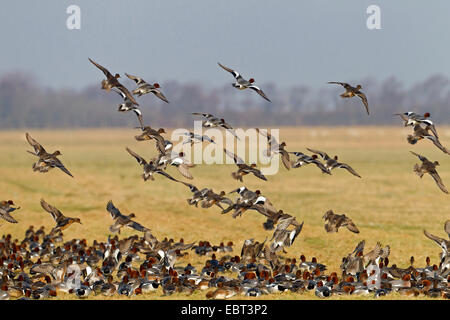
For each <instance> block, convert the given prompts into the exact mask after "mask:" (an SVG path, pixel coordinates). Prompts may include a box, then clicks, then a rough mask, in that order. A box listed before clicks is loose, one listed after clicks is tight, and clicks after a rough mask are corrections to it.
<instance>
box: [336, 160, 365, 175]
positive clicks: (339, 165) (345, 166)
mask: <svg viewBox="0 0 450 320" xmlns="http://www.w3.org/2000/svg"><path fill="white" fill-rule="evenodd" d="M337 167H338V168H342V169H346V170H347V171H348V172H350V173H351V174H353V175H354V176H357V177H358V178H361V176H360V175H359V174H358V173H357V172H356V171H355V170H354V169H353V168H352V167H350V166H349V165H348V164H346V163H339V164H338V165H337Z"/></svg>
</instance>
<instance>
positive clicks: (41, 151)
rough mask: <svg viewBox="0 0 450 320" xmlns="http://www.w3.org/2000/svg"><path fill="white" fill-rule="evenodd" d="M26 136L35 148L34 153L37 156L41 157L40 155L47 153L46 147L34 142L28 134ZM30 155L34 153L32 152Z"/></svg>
mask: <svg viewBox="0 0 450 320" xmlns="http://www.w3.org/2000/svg"><path fill="white" fill-rule="evenodd" d="M25 136H26V138H27V141H28V143H29V144H30V145H31V146H32V147H33V148H34V153H35V154H36V155H37V156H40V155H43V154H45V153H46V151H45V149H44V147H43V146H42V145H41V144H40V143H39V142H37V141H36V140H34V139H33V138H32V137H31V136H30V134H29V133H28V132H27V133H25ZM30 153H32V152H30Z"/></svg>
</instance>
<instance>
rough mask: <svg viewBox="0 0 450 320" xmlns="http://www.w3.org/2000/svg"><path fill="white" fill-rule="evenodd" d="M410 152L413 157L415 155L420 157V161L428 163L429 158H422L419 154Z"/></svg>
mask: <svg viewBox="0 0 450 320" xmlns="http://www.w3.org/2000/svg"><path fill="white" fill-rule="evenodd" d="M409 152H411V153H412V154H413V155H415V156H416V157H418V158H419V159H420V161H422V162H423V161H427V160H428V159H427V158H425V157H424V156H422V155H420V154H418V153H415V152H413V151H409Z"/></svg>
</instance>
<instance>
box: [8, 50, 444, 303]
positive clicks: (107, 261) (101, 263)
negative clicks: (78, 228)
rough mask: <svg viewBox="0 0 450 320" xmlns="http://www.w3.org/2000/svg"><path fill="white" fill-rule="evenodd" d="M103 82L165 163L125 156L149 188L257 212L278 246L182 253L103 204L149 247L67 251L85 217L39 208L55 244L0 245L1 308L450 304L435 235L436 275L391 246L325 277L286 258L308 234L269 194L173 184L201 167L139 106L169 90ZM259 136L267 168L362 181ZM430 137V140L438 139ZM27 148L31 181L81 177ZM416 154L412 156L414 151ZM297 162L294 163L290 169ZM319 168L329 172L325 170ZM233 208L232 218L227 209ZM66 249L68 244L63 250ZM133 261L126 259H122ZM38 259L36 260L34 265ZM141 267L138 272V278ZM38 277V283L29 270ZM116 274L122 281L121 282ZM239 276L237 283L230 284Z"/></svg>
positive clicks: (202, 245)
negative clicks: (60, 296)
mask: <svg viewBox="0 0 450 320" xmlns="http://www.w3.org/2000/svg"><path fill="white" fill-rule="evenodd" d="M89 61H90V62H91V63H93V64H94V65H95V66H96V67H98V68H99V69H100V70H101V71H102V72H103V73H104V74H105V76H106V79H104V80H103V81H102V83H101V84H102V89H105V90H107V91H110V90H113V91H115V92H117V93H119V95H121V96H122V98H123V102H122V103H121V104H120V105H119V108H118V111H120V112H127V111H133V112H134V113H135V114H136V115H137V118H138V120H139V123H140V127H139V128H140V129H141V131H142V132H141V134H139V135H137V136H135V139H136V140H137V141H146V140H154V141H155V142H156V149H157V150H158V156H157V157H155V158H153V159H151V160H149V161H146V160H145V159H144V158H143V157H142V156H140V155H138V154H137V153H135V152H134V151H132V150H131V149H129V148H128V147H127V148H126V150H127V152H128V153H129V154H130V155H131V156H132V157H134V158H135V159H136V160H137V162H138V163H139V164H140V165H141V166H142V169H143V174H142V178H143V179H144V181H146V180H148V179H150V180H154V179H155V178H154V174H155V173H158V174H160V175H163V176H165V177H166V178H168V179H170V180H172V181H175V182H178V183H182V184H184V185H185V186H187V187H188V188H189V190H190V191H191V193H192V197H191V198H189V199H187V202H188V204H189V205H195V206H196V207H197V206H198V204H200V205H201V207H202V208H210V207H212V206H217V207H219V208H220V209H221V213H222V214H226V213H228V212H231V211H233V213H232V217H233V218H237V217H238V216H241V215H242V214H243V213H244V212H245V211H247V210H254V211H256V212H258V213H260V214H261V215H263V216H264V217H265V218H266V221H265V222H264V223H263V228H264V229H265V230H273V234H272V237H271V239H270V240H269V241H267V238H266V239H265V240H264V241H263V242H262V243H260V242H258V241H255V240H254V239H249V240H246V241H245V242H244V244H243V247H242V249H241V254H240V255H235V256H232V255H230V254H225V255H223V256H222V257H221V258H220V259H219V260H218V259H217V258H218V257H217V256H216V254H218V253H219V252H224V253H225V252H232V251H233V248H232V246H233V243H232V242H229V243H228V244H227V245H226V246H225V245H224V244H223V243H221V244H220V245H219V246H211V245H210V243H209V242H208V241H200V242H199V244H198V245H195V243H190V244H185V243H184V240H183V239H181V240H180V241H179V242H178V243H175V242H174V241H173V239H170V240H168V239H167V238H165V239H164V240H162V241H159V240H157V239H156V237H155V236H153V235H152V233H151V230H150V229H149V228H147V227H144V226H143V225H141V224H140V223H138V222H136V221H135V220H133V219H134V218H136V216H135V214H133V213H131V214H128V215H125V214H122V213H121V212H120V210H119V209H118V208H117V207H115V206H114V204H113V202H112V201H109V202H108V203H107V205H106V210H107V212H109V214H110V216H111V218H112V219H113V224H112V225H111V226H110V227H109V231H110V232H111V233H118V234H120V232H121V229H122V228H123V227H128V228H132V229H134V230H136V231H138V232H142V233H143V236H142V237H138V236H137V235H135V236H132V237H129V238H125V239H122V240H119V239H118V236H117V235H116V236H115V237H114V238H111V237H108V241H107V242H106V243H103V242H100V243H99V242H97V241H96V240H95V241H94V243H93V245H91V246H88V245H87V242H86V240H85V239H73V240H71V241H68V242H64V241H63V234H62V230H64V229H66V228H67V227H69V226H70V225H71V224H73V223H80V224H81V221H80V219H79V218H71V217H66V216H65V215H64V214H63V213H62V212H61V211H60V210H59V209H57V208H56V207H54V206H53V205H51V204H49V203H47V202H46V201H45V200H44V199H41V206H42V208H43V209H44V210H45V211H47V212H48V213H50V214H51V216H52V218H53V219H54V220H55V224H56V225H55V227H54V228H53V229H52V230H51V231H50V232H49V233H46V232H45V231H44V228H43V227H41V228H40V229H39V230H37V231H35V230H34V227H33V226H30V228H29V229H28V230H27V231H26V233H25V237H24V239H23V240H22V241H20V242H19V240H18V239H14V240H13V239H11V236H10V235H7V236H5V235H4V236H3V237H2V239H1V241H0V275H1V277H2V278H1V281H0V298H3V299H8V298H9V297H16V298H20V297H21V298H25V299H27V298H30V297H31V298H35V299H39V298H47V297H51V296H56V295H57V293H58V292H66V293H74V294H76V295H77V296H78V297H87V296H89V295H91V294H95V295H97V294H103V295H106V296H111V295H113V294H119V295H126V296H131V295H138V294H142V293H147V292H151V291H155V290H157V289H158V287H162V291H163V293H164V295H169V294H172V293H174V292H185V293H189V294H191V293H193V292H194V291H196V290H205V289H209V288H212V289H213V290H212V291H209V292H208V293H207V294H206V297H207V298H216V299H224V298H229V297H231V296H234V295H236V294H244V295H247V296H259V295H261V294H268V293H274V292H281V291H292V292H298V293H301V292H304V291H306V290H314V292H315V294H316V295H317V296H319V297H328V296H331V295H333V294H334V295H338V294H354V295H356V294H370V293H374V294H375V296H381V295H385V294H388V293H390V292H399V293H404V294H407V295H419V294H425V295H427V296H431V297H445V298H449V297H450V287H449V281H450V255H449V252H448V248H449V245H450V241H448V240H445V239H443V238H439V237H437V236H434V235H432V234H430V233H428V232H427V231H425V230H424V234H425V236H427V237H428V238H430V239H431V240H433V241H434V242H436V243H437V244H438V245H439V246H440V247H441V249H442V253H441V254H440V256H439V259H440V262H439V265H436V264H435V265H431V264H430V259H429V258H427V260H426V266H425V267H423V268H416V267H414V265H413V264H414V259H413V257H411V266H410V267H409V268H406V269H400V268H398V267H397V266H396V265H395V264H394V265H392V266H388V265H389V259H388V256H389V254H390V248H389V246H386V247H384V248H382V246H381V244H380V243H377V245H376V247H375V248H374V249H373V250H372V251H370V252H369V253H367V254H364V252H363V250H364V245H365V242H364V241H362V242H360V243H359V244H358V245H357V247H356V248H355V250H354V251H353V252H351V253H349V254H348V256H346V257H344V258H343V259H342V264H341V275H340V277H339V276H338V274H337V273H336V272H331V273H329V274H326V272H325V271H326V266H325V265H323V264H320V263H318V262H317V259H316V258H315V257H313V258H312V259H311V262H307V261H306V258H305V257H304V256H303V255H302V256H300V257H299V261H298V263H297V259H296V258H288V257H283V256H282V255H281V254H280V253H284V254H286V253H287V252H286V251H285V248H287V247H290V246H291V245H292V244H293V243H294V241H295V239H296V237H297V236H298V235H299V234H300V232H301V230H302V227H303V224H304V223H303V222H302V223H299V222H298V221H297V220H296V218H295V217H293V216H291V215H289V214H287V213H285V212H283V210H277V209H276V208H275V207H274V205H273V204H272V203H271V202H270V200H268V199H267V198H266V197H265V196H263V195H262V193H261V191H260V190H256V191H252V190H249V189H247V188H246V187H245V186H242V187H240V188H237V189H235V190H233V191H231V192H230V193H229V194H231V193H237V195H238V197H237V199H236V200H235V201H233V200H231V199H230V198H228V197H226V196H225V195H226V193H225V191H221V192H220V193H215V192H214V191H213V190H212V189H210V188H203V189H199V188H197V187H196V186H195V185H193V184H191V183H187V182H184V181H181V180H178V179H175V178H174V177H172V176H171V175H169V174H168V173H167V172H166V169H167V167H168V166H169V165H171V166H175V167H176V168H177V169H178V171H179V173H180V174H181V175H182V176H183V177H185V178H187V179H193V176H192V174H191V173H190V171H189V169H190V168H192V167H194V165H193V164H192V163H190V162H189V161H188V160H187V159H185V158H184V154H183V153H175V152H174V151H173V150H172V149H173V143H172V142H171V141H169V140H166V139H165V138H164V137H163V136H162V134H163V133H165V130H164V129H163V128H160V129H158V130H155V129H153V128H151V127H150V126H144V122H143V117H142V112H141V110H140V109H138V106H139V104H138V103H137V101H136V100H135V98H134V97H133V95H136V96H138V97H140V96H141V95H144V94H148V93H153V94H154V95H156V96H157V97H158V98H159V99H161V100H163V101H165V102H166V103H169V101H168V100H167V98H166V97H165V96H164V94H163V93H162V92H161V91H160V85H159V84H158V83H154V84H153V85H152V84H149V83H147V82H145V81H144V80H143V79H142V78H139V77H136V76H133V75H129V74H126V76H127V77H128V78H130V79H132V80H133V81H135V83H136V85H137V88H136V89H135V90H133V91H132V93H130V91H129V90H128V89H127V88H126V87H125V86H123V85H122V84H121V83H120V82H119V81H118V78H119V77H120V75H119V74H116V75H115V76H113V75H112V74H111V73H110V72H109V71H108V70H107V69H106V68H104V67H103V66H101V65H99V64H98V63H96V62H94V61H93V60H91V59H89ZM219 66H220V67H222V68H223V69H225V70H226V71H228V72H230V73H231V74H232V75H233V76H234V77H235V79H236V82H235V83H233V84H232V85H233V87H235V88H237V89H239V90H244V89H247V88H248V89H252V90H254V91H256V92H257V93H258V94H259V95H261V96H262V97H263V98H264V99H265V100H267V101H269V102H270V100H269V98H268V97H267V96H266V95H265V93H264V92H263V91H262V90H261V89H260V88H259V87H257V86H255V85H254V84H253V83H254V79H253V78H251V79H249V80H248V81H247V80H245V79H244V78H243V77H242V76H241V75H240V74H239V73H238V72H236V71H234V70H232V69H230V68H228V67H225V66H223V65H222V64H220V63H219ZM329 83H334V84H339V85H342V86H343V87H344V88H345V89H346V92H345V93H343V94H341V97H343V98H350V97H354V96H357V97H359V98H360V99H361V101H362V102H363V104H364V106H365V108H366V111H367V114H369V107H368V102H367V98H366V96H365V94H364V93H362V92H361V91H360V89H361V85H357V86H356V87H352V86H350V85H349V84H347V83H342V82H329ZM193 115H195V116H202V117H203V121H202V126H203V127H207V128H211V127H221V128H224V129H226V130H227V131H229V132H231V133H232V134H233V135H234V136H235V137H236V139H239V137H238V136H237V134H236V133H235V132H234V129H233V127H232V126H231V125H229V124H228V123H226V122H225V120H224V119H219V118H217V117H215V116H213V115H211V114H207V113H197V112H196V113H193ZM396 115H399V116H400V117H401V118H402V120H403V121H404V125H405V126H412V127H413V134H412V135H408V137H407V141H408V142H409V143H410V144H415V143H417V141H419V140H421V139H424V138H427V139H429V140H431V141H432V142H433V143H434V145H435V146H437V147H438V148H439V149H440V150H441V151H443V152H444V153H447V154H449V152H448V150H447V149H446V148H445V147H443V146H442V145H441V143H440V142H439V140H438V135H437V131H436V128H435V126H434V124H433V122H432V121H431V120H429V117H430V115H429V114H428V113H426V114H424V115H423V116H421V115H418V114H416V113H414V112H406V113H402V114H396ZM257 131H258V132H259V133H260V134H261V135H263V136H264V137H265V138H267V143H268V146H269V147H268V149H267V150H266V151H265V154H266V155H267V156H268V157H273V156H275V155H280V157H281V161H282V163H283V165H284V166H285V168H286V169H288V170H289V169H290V168H299V167H302V166H305V165H308V164H311V163H314V164H315V165H316V166H317V167H318V168H319V169H320V170H321V172H322V173H325V174H329V175H331V171H332V170H333V169H335V168H342V169H346V170H347V171H348V172H349V173H351V174H352V175H354V176H356V177H359V178H361V176H360V175H359V174H358V173H357V172H356V171H355V170H354V169H353V168H352V167H350V166H349V165H348V164H346V163H342V162H338V157H337V156H334V157H330V156H329V155H328V154H327V153H326V152H323V151H319V150H314V149H310V148H307V150H308V151H310V152H311V153H312V155H307V154H304V153H302V152H290V151H287V150H286V149H285V147H286V143H285V142H282V143H281V144H279V143H278V141H277V140H276V139H275V138H274V137H273V136H271V134H270V133H269V132H268V131H266V130H259V129H257ZM430 131H431V133H430ZM185 135H186V139H185V141H184V143H185V144H186V143H190V144H191V146H192V145H193V144H194V143H202V142H209V143H215V142H214V141H213V140H212V139H211V138H210V137H208V136H206V135H203V136H200V135H197V134H194V133H192V132H187V133H185ZM26 139H27V141H28V143H29V144H30V145H31V146H32V147H33V149H34V152H32V151H28V152H29V153H31V154H33V155H35V156H37V157H38V160H37V161H36V162H35V163H34V164H33V166H32V169H33V171H38V172H41V173H45V172H48V171H49V170H50V169H52V168H59V169H60V170H62V171H63V172H65V173H66V174H68V175H70V176H71V177H73V175H72V174H71V172H70V171H69V170H68V169H67V168H66V167H65V166H64V165H63V163H62V162H61V161H60V160H59V159H58V158H57V157H58V156H59V155H61V152H60V151H55V152H53V153H49V152H47V151H46V150H45V149H44V147H43V146H42V145H41V144H40V143H38V142H37V141H36V140H35V139H33V138H32V137H31V136H30V134H29V133H26ZM411 152H412V151H411ZM224 153H225V154H226V155H227V156H229V157H230V158H232V159H233V160H234V162H235V164H236V166H237V167H238V170H237V171H236V172H233V173H232V174H231V176H232V177H233V178H234V179H236V180H238V181H240V182H243V177H244V176H245V175H248V174H250V173H251V174H253V175H254V176H255V177H257V178H259V179H262V180H265V181H267V178H266V177H265V176H264V175H263V174H262V173H261V171H260V170H259V169H258V168H257V167H256V164H254V163H252V164H250V165H249V164H246V163H245V161H244V160H242V159H241V158H240V157H238V156H237V155H236V154H234V153H233V152H231V151H229V150H227V149H225V148H224ZM412 153H413V154H414V155H416V156H418V157H419V159H420V160H421V162H422V164H421V165H420V166H419V165H418V164H416V165H415V166H414V172H415V173H416V174H418V175H419V176H420V177H421V178H422V176H423V175H424V174H425V173H428V174H430V175H431V176H432V177H433V179H434V180H435V182H436V184H437V185H438V186H439V188H440V189H441V190H442V191H443V192H445V193H448V191H447V190H446V188H445V186H444V184H443V183H442V180H441V179H440V177H439V175H438V173H437V171H436V168H435V167H436V166H437V165H439V163H438V162H437V161H435V162H431V161H429V160H428V159H427V158H426V157H424V156H422V155H419V154H417V153H414V152H412ZM290 154H293V155H295V156H296V157H297V159H296V160H294V161H293V160H291V158H290ZM319 159H322V160H323V161H320V160H319ZM225 205H226V206H227V207H226V208H224V207H223V206H225ZM19 208H20V207H14V202H13V201H12V200H8V201H2V202H1V203H0V217H1V218H3V219H4V220H6V221H7V222H9V223H17V220H16V219H15V218H13V217H12V216H11V213H12V212H13V211H15V210H17V209H19ZM323 219H324V220H325V225H324V228H325V230H326V232H338V229H339V228H341V227H346V228H347V229H348V230H349V231H351V232H354V233H359V229H358V228H357V226H356V224H355V223H354V222H353V221H352V219H351V218H349V217H347V216H346V215H345V214H335V213H334V212H333V210H328V211H327V212H326V213H325V214H324V216H323ZM444 229H445V231H446V233H447V234H448V236H449V238H450V220H448V221H446V222H445V225H444ZM58 243H62V244H61V245H57V244H58ZM188 249H191V250H195V251H194V252H195V253H196V254H199V255H210V254H212V255H211V259H208V260H207V261H206V262H205V265H204V267H203V268H202V269H201V270H198V271H197V270H196V268H195V267H193V266H192V265H191V264H188V265H187V266H175V262H176V260H177V259H178V258H180V257H183V256H184V255H186V254H188V253H187V252H184V253H182V251H186V250H188ZM123 258H124V259H123ZM35 259H37V261H33V260H35ZM136 264H139V267H136ZM26 268H29V273H26V272H25V269H26ZM114 272H116V277H117V281H114V276H113V275H114ZM230 272H231V273H232V274H233V273H234V274H237V278H236V277H230Z"/></svg>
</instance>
